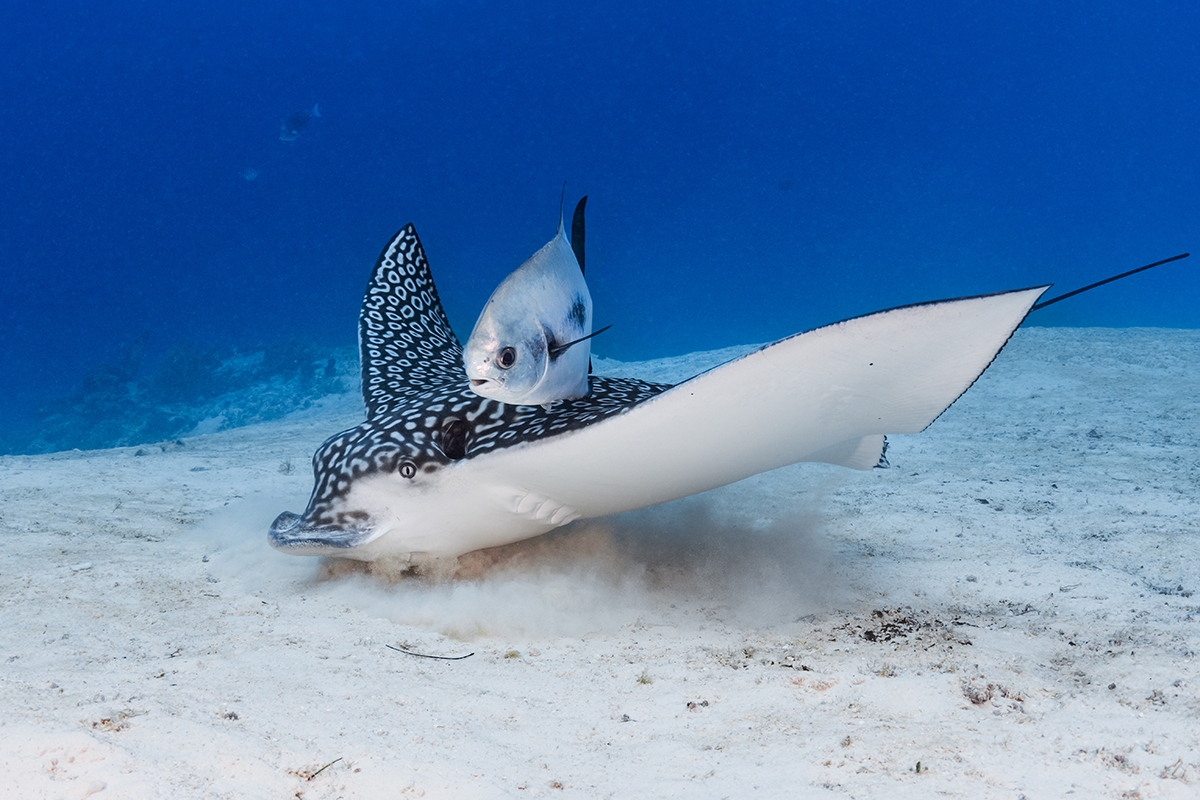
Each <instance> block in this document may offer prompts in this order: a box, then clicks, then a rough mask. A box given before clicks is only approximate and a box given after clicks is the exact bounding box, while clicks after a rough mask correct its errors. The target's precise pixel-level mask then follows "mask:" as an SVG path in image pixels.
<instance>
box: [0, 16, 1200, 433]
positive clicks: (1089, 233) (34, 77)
mask: <svg viewBox="0 0 1200 800" xmlns="http://www.w3.org/2000/svg"><path fill="white" fill-rule="evenodd" d="M750 5H751V4H746V3H732V2H730V3H712V2H699V3H688V4H672V5H666V6H660V5H658V4H651V3H644V2H637V3H634V2H601V3H593V4H577V3H562V2H557V3H539V2H531V3H525V4H509V3H485V2H435V1H433V0H430V1H429V2H421V3H378V4H372V3H366V2H364V3H337V4H334V3H307V2H289V3H270V2H264V3H231V2H228V0H217V1H216V2H212V3H204V4H193V3H187V4H183V3H171V2H161V0H155V2H113V3H104V4H95V3H72V2H55V0H51V2H48V3H42V4H37V5H35V4H12V5H9V6H6V7H5V9H4V10H3V11H0V171H2V178H3V181H2V186H3V189H2V191H0V207H2V208H3V220H4V223H3V226H2V229H0V300H2V303H3V309H4V324H3V326H2V327H0V386H2V387H3V390H2V392H0V420H2V422H0V433H3V431H4V430H6V429H16V428H19V427H21V426H28V425H30V424H36V423H35V416H34V409H35V408H36V407H37V404H38V403H40V402H45V401H46V400H47V399H52V398H56V397H59V398H61V397H63V396H64V395H69V394H70V393H71V392H73V391H77V389H78V387H79V386H80V382H81V381H82V380H83V379H84V377H85V376H86V375H88V374H89V372H90V371H94V370H95V368H96V366H97V365H99V364H102V363H105V362H112V361H113V360H115V359H119V358H121V356H122V354H123V353H124V352H126V351H127V349H128V347H129V345H130V343H131V342H133V341H135V340H136V339H137V337H139V336H140V335H142V334H146V333H147V332H148V336H147V338H146V339H145V340H144V341H145V342H146V360H145V362H144V366H143V367H141V368H140V369H141V370H143V371H147V370H151V369H152V368H153V364H154V359H156V358H162V357H163V354H165V353H168V352H170V351H171V350H172V348H173V347H175V348H178V347H179V344H180V343H181V342H191V343H197V344H198V345H199V346H201V347H211V348H224V349H225V350H230V349H232V348H236V347H240V348H248V347H254V346H261V345H266V344H271V343H277V342H281V341H287V340H290V339H294V338H297V337H301V338H304V339H306V340H308V341H310V342H312V343H313V344H315V345H317V346H319V347H332V346H340V345H350V344H353V342H354V341H355V322H356V315H357V312H358V304H359V301H360V299H361V294H362V290H363V288H364V286H365V282H366V279H367V276H368V273H369V270H370V268H371V266H372V264H373V263H374V260H375V258H376V256H377V255H378V252H379V250H380V248H381V247H382V246H383V245H384V244H385V243H386V241H387V240H388V238H389V237H390V236H391V235H392V234H393V233H394V232H395V231H396V230H397V229H398V228H399V227H400V226H401V225H403V224H404V223H405V222H408V221H412V222H414V223H415V224H416V226H417V230H418V232H419V233H420V235H421V238H422V240H423V242H424V244H425V248H426V251H427V253H428V255H429V258H430V261H431V263H432V266H433V269H434V274H435V277H436V278H437V280H438V285H439V290H440V293H441V297H442V300H443V302H444V304H445V306H446V309H447V312H448V314H449V316H450V318H451V321H452V322H453V323H454V325H455V327H456V329H457V330H458V333H459V336H460V338H465V336H466V335H467V334H468V333H469V332H470V327H471V325H472V324H473V323H474V319H475V316H476V314H477V313H478V311H479V309H480V308H481V306H482V304H483V302H484V300H485V299H486V298H487V296H488V294H489V293H490V292H491V290H492V289H493V288H494V286H495V285H496V283H497V282H498V281H499V280H500V279H501V278H502V277H503V276H504V275H505V274H506V273H507V272H508V271H509V270H511V269H513V268H514V267H516V266H517V265H518V264H519V263H520V262H521V261H522V260H523V259H525V258H526V257H527V256H529V255H530V254H531V253H533V252H534V250H536V249H537V248H538V247H540V246H541V245H542V244H544V243H545V242H546V241H547V240H548V239H549V238H550V237H551V236H552V235H553V234H554V230H555V227H556V224H557V215H558V203H559V190H560V188H561V186H562V182H563V181H564V180H566V181H567V182H568V183H567V194H568V198H569V200H573V199H574V198H576V197H578V196H579V195H582V194H587V195H589V197H590V199H589V202H588V239H587V244H588V262H587V263H588V267H589V269H588V278H589V283H590V285H591V287H592V293H593V297H594V300H595V307H596V324H597V325H598V326H599V325H607V324H612V325H613V327H612V329H611V330H610V331H608V332H607V333H605V334H603V335H602V336H601V337H600V338H599V339H598V340H597V341H596V342H595V345H594V350H595V352H597V353H599V354H601V355H604V356H609V357H615V358H620V359H638V358H644V357H656V356H664V355H672V354H677V353H683V352H690V351H694V350H699V349H709V348H715V347H722V346H726V345H730V344H738V343H745V342H751V341H763V340H769V339H774V338H778V337H780V336H784V335H787V334H790V333H793V332H796V331H798V330H802V329H805V328H810V327H814V326H816V325H820V324H823V323H826V322H832V321H835V320H838V319H841V318H844V317H847V316H852V315H855V314H860V313H863V312H867V311H872V310H876V309H880V308H886V307H890V306H895V305H900V304H904V303H911V302H917V301H921V300H929V299H936V298H942V297H951V296H961V295H967V294H978V293H983V292H992V291H998V290H1003V289H1009V288H1016V287H1023V286H1028V285H1033V284H1040V283H1045V282H1055V283H1056V284H1057V288H1056V290H1054V291H1053V292H1052V294H1054V293H1056V292H1061V291H1066V290H1069V289H1073V288H1076V287H1078V286H1080V285H1082V284H1085V283H1089V282H1091V281H1093V280H1096V279H1099V278H1102V277H1106V276H1108V275H1111V274H1114V273H1116V272H1121V271H1123V270H1126V269H1130V268H1133V267H1136V266H1140V265H1142V264H1145V263H1148V262H1150V261H1155V260H1158V259H1160V258H1165V257H1168V256H1172V255H1175V254H1177V253H1180V252H1184V251H1187V250H1191V249H1200V182H1198V181H1197V175H1198V174H1200V144H1198V142H1200V140H1198V138H1197V131H1200V6H1197V5H1196V4H1194V3H1186V2H1140V3H1136V4H1133V3H1127V2H1099V1H1097V0H1090V1H1088V2H1062V3H1041V2H1039V3H1035V2H1009V3H962V2H956V3H951V2H946V3H932V4H930V3H925V4H900V3H882V2H813V3H781V2H760V3H756V4H753V6H754V8H753V10H747V7H748V6H750ZM918 5H919V6H920V8H919V9H918V10H914V9H913V8H910V7H909V6H918ZM518 8H519V10H517V9H518ZM663 9H666V10H663ZM314 103H319V107H320V113H321V116H320V117H318V118H314V119H313V120H312V121H311V122H310V124H309V125H308V127H307V128H306V129H305V131H304V132H303V135H302V136H300V137H299V138H298V139H296V140H295V141H291V142H284V141H280V139H279V126H280V121H281V119H282V118H283V117H285V116H287V115H288V114H291V113H293V112H297V111H302V110H305V109H308V108H311V106H312V105H313V104H314ZM247 170H255V171H256V172H257V177H256V178H255V179H254V180H246V178H245V177H243V175H244V174H249V173H246V171H247ZM1030 323H1031V324H1039V325H1087V326H1091V325H1098V326H1113V327H1126V326H1166V327H1200V254H1198V255H1197V256H1196V257H1194V258H1192V259H1189V260H1184V261H1182V262H1176V263H1174V264H1171V265H1168V266H1165V267H1161V268H1158V269H1156V270H1152V271H1150V272H1148V273H1145V274H1143V275H1139V276H1136V277H1134V278H1131V279H1129V280H1127V281H1122V282H1119V283H1117V284H1113V285H1112V286H1108V287H1105V288H1103V289H1098V290H1096V291H1094V292H1090V293H1088V294H1086V295H1082V296H1080V297H1077V298H1074V299H1072V300H1070V301H1067V302H1064V303H1061V304H1059V305H1056V306H1055V307H1053V308H1052V309H1047V310H1045V311H1042V312H1038V313H1037V315H1035V317H1033V318H1031V320H1030Z"/></svg>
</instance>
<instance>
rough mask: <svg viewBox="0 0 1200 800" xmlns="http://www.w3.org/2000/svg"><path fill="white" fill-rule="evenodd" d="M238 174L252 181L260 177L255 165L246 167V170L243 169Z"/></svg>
mask: <svg viewBox="0 0 1200 800" xmlns="http://www.w3.org/2000/svg"><path fill="white" fill-rule="evenodd" d="M238 174H239V175H241V176H242V177H243V178H245V179H246V180H248V181H252V180H254V179H255V178H257V177H258V170H256V169H255V168H254V167H246V168H245V169H244V170H242V171H241V172H239V173H238Z"/></svg>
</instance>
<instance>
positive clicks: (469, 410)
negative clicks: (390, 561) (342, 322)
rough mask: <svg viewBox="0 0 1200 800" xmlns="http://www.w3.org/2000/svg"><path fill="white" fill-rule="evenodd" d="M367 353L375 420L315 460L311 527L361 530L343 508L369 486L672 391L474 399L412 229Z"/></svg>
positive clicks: (596, 390) (376, 303)
mask: <svg viewBox="0 0 1200 800" xmlns="http://www.w3.org/2000/svg"><path fill="white" fill-rule="evenodd" d="M359 350H360V354H361V357H362V384H363V400H364V402H365V403H366V407H367V419H366V421H364V422H362V423H360V424H359V425H356V426H355V427H353V428H350V429H349V430H345V431H342V432H341V433H338V434H335V435H334V436H331V437H329V438H328V439H327V440H325V442H324V444H322V445H321V447H320V448H319V449H318V450H317V452H316V453H315V454H313V472H314V475H315V479H316V480H315V482H314V486H313V494H312V497H311V498H310V499H309V506H308V510H307V511H306V512H305V519H306V520H308V524H310V525H315V526H318V527H329V526H333V527H339V526H344V527H352V526H353V525H354V523H355V520H356V518H355V517H354V516H353V515H352V514H349V515H348V514H347V513H346V512H341V511H339V510H338V509H337V507H336V503H337V500H338V499H339V498H343V497H345V496H346V494H347V492H348V491H349V488H350V486H351V484H352V483H353V481H355V480H357V479H359V478H362V477H364V476H367V475H370V474H373V473H381V472H400V473H401V474H408V475H416V474H418V473H421V474H429V473H433V472H436V471H438V470H439V469H441V468H442V467H444V466H446V465H448V464H450V463H452V462H454V461H458V460H461V459H470V458H474V457H476V456H480V455H483V454H485V453H489V452H494V451H496V450H502V449H504V448H507V447H513V446H515V445H519V444H523V443H526V442H533V441H538V440H541V439H545V438H548V437H553V436H558V435H562V434H565V433H569V432H571V431H575V430H579V429H581V428H585V427H587V426H589V425H592V424H595V423H597V422H599V421H600V420H602V419H605V418H606V417H611V416H614V415H616V414H620V413H623V412H625V411H627V410H629V409H630V408H632V407H633V406H635V405H638V404H639V403H642V402H644V401H646V400H649V399H650V398H652V397H654V396H656V395H658V394H660V393H662V392H663V391H665V390H666V389H669V388H670V386H669V385H667V384H661V383H649V382H647V381H640V380H636V379H624V378H604V377H600V376H597V375H593V376H590V378H589V383H590V386H591V391H590V392H589V394H588V395H587V396H586V397H583V398H579V399H574V400H562V401H559V402H557V403H555V404H553V405H552V406H551V407H550V408H545V407H543V406H540V405H539V406H525V405H510V404H507V403H502V402H500V401H498V400H491V399H488V398H485V397H480V396H479V395H477V394H475V393H474V392H472V391H471V389H470V386H469V383H468V380H467V375H466V372H465V370H464V368H463V364H462V345H461V344H459V341H458V338H457V337H456V336H455V335H454V330H453V329H452V328H451V327H450V321H449V319H448V318H447V317H446V312H445V311H444V310H443V309H442V304H441V301H440V300H439V299H438V294H437V289H436V287H435V286H434V283H433V275H432V274H431V272H430V270H429V262H428V260H427V259H426V257H425V251H424V249H423V248H422V247H421V241H420V240H419V239H418V238H417V232H416V229H415V228H414V227H413V225H412V223H409V224H408V225H405V226H404V228H402V229H401V230H400V232H399V233H397V234H396V235H395V236H394V237H392V240H391V241H390V242H388V245H387V247H385V248H384V249H383V252H382V253H381V254H380V256H379V260H378V261H377V262H376V263H375V269H374V271H373V272H372V273H371V281H370V283H369V284H368V286H367V292H366V296H365V297H364V298H363V306H362V312H361V314H360V315H359Z"/></svg>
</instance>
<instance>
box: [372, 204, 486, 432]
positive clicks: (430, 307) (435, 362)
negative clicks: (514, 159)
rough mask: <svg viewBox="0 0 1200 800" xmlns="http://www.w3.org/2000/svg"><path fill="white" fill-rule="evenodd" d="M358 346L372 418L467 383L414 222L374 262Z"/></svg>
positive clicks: (459, 354) (460, 353)
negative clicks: (421, 396) (415, 398)
mask: <svg viewBox="0 0 1200 800" xmlns="http://www.w3.org/2000/svg"><path fill="white" fill-rule="evenodd" d="M358 346H359V356H360V357H361V359H362V393H363V401H364V402H365V403H366V406H367V417H368V418H371V417H375V416H377V415H379V414H384V413H387V412H388V411H389V410H391V409H393V408H396V407H397V406H398V405H403V404H404V403H405V402H406V401H408V400H411V399H412V398H413V396H414V395H417V394H420V393H422V392H424V391H427V390H428V389H430V388H431V387H434V386H438V385H445V384H448V383H450V384H453V383H459V382H465V377H464V375H463V369H462V345H461V344H459V342H458V339H457V338H456V337H455V335H454V330H453V329H452V328H451V327H450V320H449V319H447V318H446V312H445V311H444V310H442V303H441V301H440V300H439V299H438V294H437V287H436V286H434V283H433V275H432V274H431V273H430V271H429V261H428V259H426V258H425V250H424V248H422V247H421V240H420V239H418V238H417V230H416V228H415V227H413V224H412V223H411V222H410V223H408V224H407V225H405V226H404V227H403V228H402V229H401V230H400V232H399V233H397V234H396V235H395V236H393V237H392V240H391V241H390V242H388V244H387V247H385V248H383V252H382V253H380V254H379V260H378V261H376V262H375V269H374V270H373V271H372V272H371V281H370V283H369V284H368V285H367V293H366V296H365V297H363V305H362V312H361V314H360V315H359V318H358Z"/></svg>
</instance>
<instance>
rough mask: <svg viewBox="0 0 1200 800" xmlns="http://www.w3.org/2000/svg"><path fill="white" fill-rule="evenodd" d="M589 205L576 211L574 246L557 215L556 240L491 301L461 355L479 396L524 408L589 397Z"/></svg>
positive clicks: (581, 203) (493, 294)
mask: <svg viewBox="0 0 1200 800" xmlns="http://www.w3.org/2000/svg"><path fill="white" fill-rule="evenodd" d="M586 200H587V198H586V197H585V198H584V199H583V200H581V201H580V203H579V207H578V208H576V210H575V222H574V224H573V225H572V230H573V232H574V237H573V238H574V239H575V241H574V242H573V243H568V242H567V236H566V231H565V229H564V226H563V220H562V212H561V210H560V211H559V217H558V233H557V234H556V235H555V237H554V238H553V239H551V240H550V242H549V243H548V244H546V246H545V247H543V248H542V249H541V250H538V251H537V252H536V253H534V254H533V255H532V256H531V257H530V258H529V259H528V260H527V261H526V262H525V263H524V264H522V265H521V266H520V267H518V268H517V269H516V270H515V271H514V272H512V273H511V274H510V275H509V276H508V277H507V278H505V279H504V280H503V282H501V284H500V285H499V286H498V287H496V291H494V292H492V296H491V297H490V298H488V301H487V304H486V305H484V307H483V311H482V312H481V313H480V314H479V320H478V321H477V322H476V323H475V329H474V330H473V331H471V338H470V339H468V340H467V346H466V349H465V351H464V352H463V364H464V366H465V367H466V371H467V378H468V379H469V380H470V382H471V383H470V385H471V391H473V392H475V394H478V395H481V396H483V397H488V398H491V399H493V400H499V401H501V402H503V403H510V404H512V405H524V406H535V405H543V406H548V405H549V404H551V403H554V402H557V401H559V400H567V399H573V398H579V397H586V396H587V394H588V367H589V363H590V360H591V341H590V339H591V337H592V336H593V335H594V334H593V333H592V296H591V294H590V293H589V292H588V287H587V283H586V282H585V281H584V278H583V266H582V261H583V259H582V255H583V252H582V251H583V206H584V202H586ZM572 244H574V245H575V247H574V248H573V247H572ZM597 333H599V331H597Z"/></svg>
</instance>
